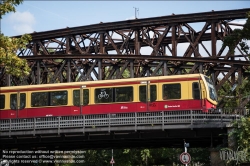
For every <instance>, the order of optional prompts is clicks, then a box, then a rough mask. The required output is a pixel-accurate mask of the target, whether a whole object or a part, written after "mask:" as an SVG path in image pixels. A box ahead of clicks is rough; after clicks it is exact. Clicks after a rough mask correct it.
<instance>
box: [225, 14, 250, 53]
mask: <svg viewBox="0 0 250 166" xmlns="http://www.w3.org/2000/svg"><path fill="white" fill-rule="evenodd" d="M247 40H250V12H248V13H247V21H246V23H245V25H244V26H243V29H234V30H233V32H232V34H231V35H229V36H226V37H225V39H224V43H223V45H224V46H229V49H230V51H231V52H233V51H234V48H235V46H236V45H237V44H238V43H239V45H240V47H241V50H242V51H244V52H245V53H246V54H248V51H249V46H248V45H247V43H246V42H247Z"/></svg>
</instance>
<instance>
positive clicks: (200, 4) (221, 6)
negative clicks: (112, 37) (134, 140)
mask: <svg viewBox="0 0 250 166" xmlns="http://www.w3.org/2000/svg"><path fill="white" fill-rule="evenodd" d="M134 7H136V8H139V13H137V16H138V18H148V17H158V16H166V15H171V14H172V13H174V14H188V13H199V12H208V11H211V10H215V11H219V10H231V9H242V8H250V1H25V0H24V2H23V3H22V4H21V5H19V6H18V7H17V8H16V13H9V14H6V15H5V16H3V18H2V20H1V32H2V33H4V34H5V35H6V36H15V35H21V34H24V33H32V32H34V31H36V32H41V31H48V30H54V29H61V28H66V27H76V26H84V25H90V24H97V23H99V22H113V21H122V20H126V19H133V18H134V17H135V8H134Z"/></svg>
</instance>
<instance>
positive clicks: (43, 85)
mask: <svg viewBox="0 0 250 166" xmlns="http://www.w3.org/2000/svg"><path fill="white" fill-rule="evenodd" d="M201 75H203V74H182V75H170V76H157V77H140V78H125V79H113V80H95V81H83V82H67V83H53V84H39V85H22V86H8V87H0V90H13V89H32V88H40V87H41V88H42V87H43V88H44V87H45V86H46V88H47V87H58V86H77V85H79V86H80V85H89V84H91V85H93V84H105V83H121V82H135V81H151V80H162V79H176V78H192V77H199V76H201Z"/></svg>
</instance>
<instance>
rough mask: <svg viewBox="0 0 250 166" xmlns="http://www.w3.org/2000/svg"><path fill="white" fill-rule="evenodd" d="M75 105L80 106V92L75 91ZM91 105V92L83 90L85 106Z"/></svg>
mask: <svg viewBox="0 0 250 166" xmlns="http://www.w3.org/2000/svg"><path fill="white" fill-rule="evenodd" d="M73 104H74V105H75V106H79V105H80V90H73ZM88 104H89V90H88V89H83V105H88Z"/></svg>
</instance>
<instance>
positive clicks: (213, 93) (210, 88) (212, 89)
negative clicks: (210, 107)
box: [204, 76, 217, 101]
mask: <svg viewBox="0 0 250 166" xmlns="http://www.w3.org/2000/svg"><path fill="white" fill-rule="evenodd" d="M204 77H205V80H206V82H207V86H208V91H209V96H210V98H211V99H212V100H214V101H217V93H216V90H215V87H214V84H213V82H212V80H211V79H210V78H208V77H206V76H204Z"/></svg>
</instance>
